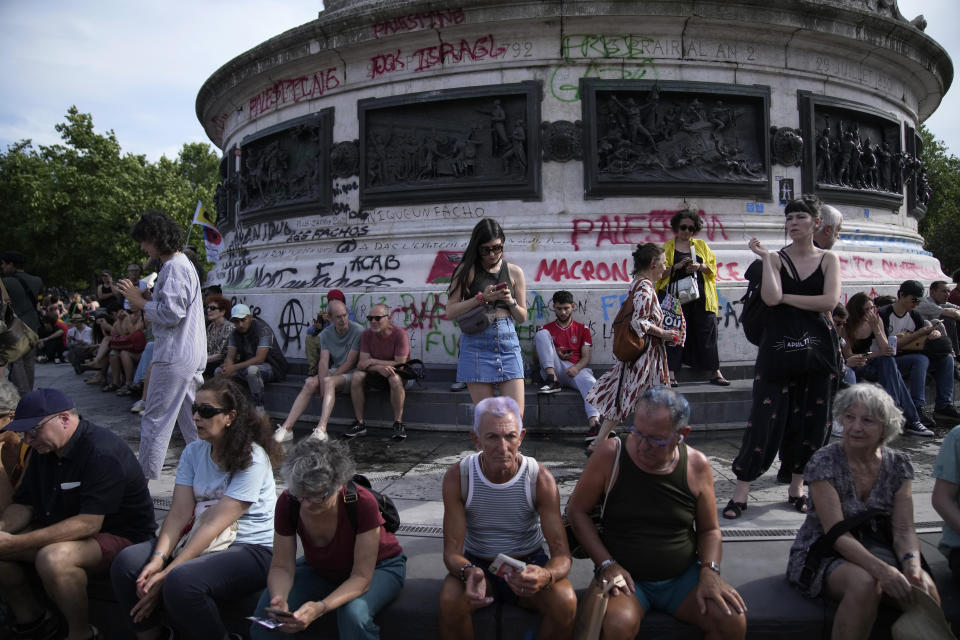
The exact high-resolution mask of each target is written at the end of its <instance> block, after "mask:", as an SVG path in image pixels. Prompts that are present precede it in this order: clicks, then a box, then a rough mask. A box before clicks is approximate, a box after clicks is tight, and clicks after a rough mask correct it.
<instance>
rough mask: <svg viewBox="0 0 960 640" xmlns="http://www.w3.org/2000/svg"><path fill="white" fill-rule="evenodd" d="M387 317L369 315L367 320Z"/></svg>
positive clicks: (371, 320)
mask: <svg viewBox="0 0 960 640" xmlns="http://www.w3.org/2000/svg"><path fill="white" fill-rule="evenodd" d="M386 317H387V316H367V322H373V321H374V320H379V319H381V318H386Z"/></svg>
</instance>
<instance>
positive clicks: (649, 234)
mask: <svg viewBox="0 0 960 640" xmlns="http://www.w3.org/2000/svg"><path fill="white" fill-rule="evenodd" d="M675 213H676V211H670V210H666V209H654V210H653V211H649V212H647V213H639V214H623V215H607V214H605V215H602V216H596V217H593V218H574V220H573V222H572V223H571V227H572V230H571V232H570V244H571V245H572V246H573V250H574V251H579V250H580V245H581V243H582V244H585V245H586V246H591V247H594V248H598V249H599V248H600V247H601V246H603V245H606V244H611V245H636V244H643V243H644V242H654V243H657V244H663V243H664V242H666V241H667V240H669V239H670V238H672V237H673V235H674V233H673V230H672V229H671V228H670V218H672V217H673V215H674V214H675ZM698 214H699V215H700V218H701V219H702V220H703V229H702V230H701V232H700V234H701V235H700V237H701V238H705V239H706V240H707V241H708V242H713V241H715V240H719V239H723V240H729V239H730V238H728V237H727V232H726V230H725V229H724V227H723V221H722V220H721V219H720V218H719V217H718V216H717V215H715V214H712V215H707V213H706V212H704V211H703V210H700V211H698Z"/></svg>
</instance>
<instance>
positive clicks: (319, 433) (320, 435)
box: [308, 427, 329, 442]
mask: <svg viewBox="0 0 960 640" xmlns="http://www.w3.org/2000/svg"><path fill="white" fill-rule="evenodd" d="M308 437H310V438H313V439H314V440H319V441H320V442H326V441H327V440H328V439H329V436H327V432H326V431H324V430H323V429H321V428H320V427H317V428H316V429H314V430H313V431H311V432H310V435H309V436H308Z"/></svg>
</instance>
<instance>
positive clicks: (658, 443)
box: [630, 429, 677, 447]
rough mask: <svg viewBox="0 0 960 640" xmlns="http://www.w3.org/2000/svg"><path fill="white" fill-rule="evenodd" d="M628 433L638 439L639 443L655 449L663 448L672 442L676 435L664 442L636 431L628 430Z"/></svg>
mask: <svg viewBox="0 0 960 640" xmlns="http://www.w3.org/2000/svg"><path fill="white" fill-rule="evenodd" d="M630 433H632V434H633V435H635V436H637V437H638V438H640V442H646V443H647V444H650V445H654V446H657V447H665V446H667V445H668V444H670V443H671V442H673V441H674V440H675V439H676V437H677V434H676V433H674V434H673V435H672V436H670V437H669V438H667V439H666V440H657V439H656V438H651V437H650V436H648V435H646V434H643V433H640V432H639V431H637V430H636V429H630Z"/></svg>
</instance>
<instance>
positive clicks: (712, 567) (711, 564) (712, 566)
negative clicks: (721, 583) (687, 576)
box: [700, 561, 720, 575]
mask: <svg viewBox="0 0 960 640" xmlns="http://www.w3.org/2000/svg"><path fill="white" fill-rule="evenodd" d="M704 567H706V568H707V569H710V571H716V573H717V575H720V565H718V564H717V563H716V562H713V561H710V562H701V563H700V568H701V569H703V568H704Z"/></svg>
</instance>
